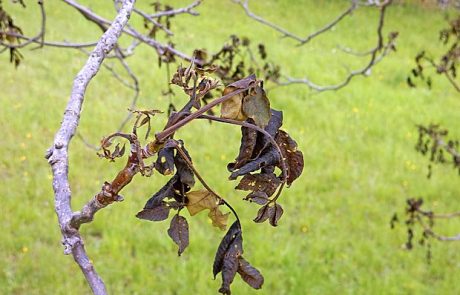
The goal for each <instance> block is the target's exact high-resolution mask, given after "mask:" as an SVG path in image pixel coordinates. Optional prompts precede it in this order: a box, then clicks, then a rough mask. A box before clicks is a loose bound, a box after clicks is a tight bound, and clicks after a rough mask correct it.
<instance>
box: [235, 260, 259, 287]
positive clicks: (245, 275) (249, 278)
mask: <svg viewBox="0 0 460 295" xmlns="http://www.w3.org/2000/svg"><path fill="white" fill-rule="evenodd" d="M238 273H239V274H240V276H241V278H242V279H243V281H245V282H246V283H247V284H248V285H249V286H251V287H253V288H254V289H260V288H262V285H263V284H264V277H263V276H262V274H261V273H260V272H259V271H258V270H257V269H256V268H255V267H253V266H252V265H251V264H249V262H247V261H246V260H245V259H244V258H243V256H241V257H239V258H238Z"/></svg>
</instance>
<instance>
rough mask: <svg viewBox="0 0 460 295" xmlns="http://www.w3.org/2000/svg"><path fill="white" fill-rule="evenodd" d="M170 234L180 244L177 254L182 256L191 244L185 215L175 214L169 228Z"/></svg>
mask: <svg viewBox="0 0 460 295" xmlns="http://www.w3.org/2000/svg"><path fill="white" fill-rule="evenodd" d="M168 235H169V236H170V237H171V239H172V240H173V241H174V243H176V244H177V246H179V250H178V251H177V254H178V255H179V256H180V255H181V254H182V253H183V252H184V250H185V248H187V246H188V244H189V230H188V223H187V219H185V217H183V216H180V215H174V217H173V218H172V219H171V225H170V227H169V229H168Z"/></svg>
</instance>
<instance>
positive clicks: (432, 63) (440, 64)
mask: <svg viewBox="0 0 460 295" xmlns="http://www.w3.org/2000/svg"><path fill="white" fill-rule="evenodd" d="M439 41H440V42H441V43H442V45H443V46H444V47H446V48H447V51H446V52H445V53H444V54H442V55H441V56H439V57H434V56H432V55H431V54H429V53H427V52H426V51H425V50H423V51H421V52H420V53H419V54H417V56H416V57H415V64H416V66H415V67H414V68H413V69H412V70H411V72H410V74H409V76H408V77H407V84H408V85H409V86H410V87H416V86H417V84H416V80H420V81H422V82H424V83H426V85H427V86H428V88H431V87H432V84H433V81H432V79H431V77H430V76H429V74H427V73H426V70H427V69H428V70H430V69H431V68H434V69H435V73H436V74H438V75H441V76H444V77H445V78H447V79H448V81H449V82H450V83H451V84H452V86H453V87H454V88H455V89H456V90H457V91H460V84H459V81H458V79H457V69H458V67H459V65H460V16H458V17H457V18H456V19H453V20H451V21H450V22H449V26H448V27H447V28H445V29H442V30H441V31H440V32H439Z"/></svg>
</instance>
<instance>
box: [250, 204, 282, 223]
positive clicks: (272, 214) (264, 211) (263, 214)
mask: <svg viewBox="0 0 460 295" xmlns="http://www.w3.org/2000/svg"><path fill="white" fill-rule="evenodd" d="M283 212H284V210H283V207H281V205H280V204H277V203H275V204H274V205H273V206H270V204H267V205H265V206H263V207H261V208H260V209H259V211H258V212H257V216H256V218H254V222H256V223H262V222H264V221H265V220H267V219H268V221H269V222H270V224H271V225H272V226H277V225H278V221H279V220H280V218H281V216H282V215H283Z"/></svg>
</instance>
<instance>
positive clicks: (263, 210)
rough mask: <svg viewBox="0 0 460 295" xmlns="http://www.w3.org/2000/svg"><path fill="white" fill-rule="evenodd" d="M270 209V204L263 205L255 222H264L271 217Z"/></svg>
mask: <svg viewBox="0 0 460 295" xmlns="http://www.w3.org/2000/svg"><path fill="white" fill-rule="evenodd" d="M269 209H270V207H269V206H268V204H267V205H265V206H263V207H261V208H260V209H259V211H258V212H257V216H256V218H254V222H256V223H262V222H264V221H265V220H267V219H268V217H269V214H268V212H269Z"/></svg>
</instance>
